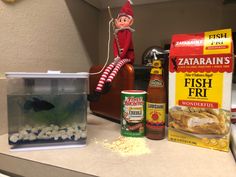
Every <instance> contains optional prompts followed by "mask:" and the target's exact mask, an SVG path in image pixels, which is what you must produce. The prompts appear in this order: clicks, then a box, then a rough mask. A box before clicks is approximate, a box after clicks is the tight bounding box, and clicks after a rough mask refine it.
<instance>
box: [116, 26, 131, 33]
mask: <svg viewBox="0 0 236 177" xmlns="http://www.w3.org/2000/svg"><path fill="white" fill-rule="evenodd" d="M126 29H127V30H130V31H131V32H134V31H135V30H134V29H133V28H130V27H123V28H119V29H115V33H118V31H121V30H126Z"/></svg>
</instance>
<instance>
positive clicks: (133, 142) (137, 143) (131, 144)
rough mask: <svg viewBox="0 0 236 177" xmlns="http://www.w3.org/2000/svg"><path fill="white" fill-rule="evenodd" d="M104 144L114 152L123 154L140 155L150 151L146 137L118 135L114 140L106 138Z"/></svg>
mask: <svg viewBox="0 0 236 177" xmlns="http://www.w3.org/2000/svg"><path fill="white" fill-rule="evenodd" d="M102 145H103V146H104V147H105V148H107V149H110V150H111V151H113V152H117V153H119V154H121V155H122V156H138V155H143V154H148V153H150V152H151V151H150V149H149V148H148V147H147V144H146V140H145V139H144V138H133V137H123V136H120V137H118V138H117V139H116V140H115V141H113V142H108V141H107V140H104V141H103V143H102Z"/></svg>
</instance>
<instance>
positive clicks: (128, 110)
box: [121, 90, 147, 137]
mask: <svg viewBox="0 0 236 177" xmlns="http://www.w3.org/2000/svg"><path fill="white" fill-rule="evenodd" d="M146 94H147V93H146V92H145V91H143V90H124V91H122V92H121V135H123V136H131V137H142V136H144V135H145V115H146V114H145V102H146Z"/></svg>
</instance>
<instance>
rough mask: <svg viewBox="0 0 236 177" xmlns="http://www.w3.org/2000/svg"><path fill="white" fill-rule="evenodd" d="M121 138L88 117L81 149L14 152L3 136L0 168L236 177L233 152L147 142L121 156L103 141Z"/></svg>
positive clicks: (35, 174) (113, 175) (125, 176)
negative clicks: (141, 148)
mask: <svg viewBox="0 0 236 177" xmlns="http://www.w3.org/2000/svg"><path fill="white" fill-rule="evenodd" d="M119 136H120V125H119V124H117V123H114V122H111V121H108V120H105V119H103V118H100V117H97V116H94V115H91V114H88V140H87V145H86V146H85V147H81V148H65V149H54V150H37V151H22V152H12V151H10V149H9V145H8V142H7V134H4V135H1V136H0V169H1V170H4V171H9V172H11V173H14V174H18V175H21V176H29V177H42V176H44V177H47V176H50V177H54V176H55V177H62V176H63V177H67V176H68V177H70V176H82V177H83V176H84V177H87V176H101V177H137V176H138V177H158V176H161V177H163V176H165V177H176V176H181V177H189V176H191V177H195V176H196V177H222V176H223V177H235V174H236V163H235V160H234V158H233V155H232V153H231V152H221V151H216V150H211V149H205V148H201V147H195V146H190V145H185V144H179V143H175V142H170V141H168V140H167V139H164V140H161V141H155V140H149V139H146V138H144V139H145V141H146V144H147V147H148V148H149V149H150V151H151V152H150V153H149V154H144V155H136V156H122V155H120V154H119V153H117V152H113V151H111V150H110V149H107V148H105V147H104V146H103V145H102V144H101V143H97V142H103V141H104V140H107V141H108V142H109V141H111V142H112V141H114V140H115V139H117V138H118V137H119Z"/></svg>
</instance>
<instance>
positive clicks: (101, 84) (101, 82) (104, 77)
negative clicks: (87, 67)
mask: <svg viewBox="0 0 236 177" xmlns="http://www.w3.org/2000/svg"><path fill="white" fill-rule="evenodd" d="M129 62H130V59H122V60H120V61H118V63H117V64H116V62H112V63H111V64H110V65H109V66H108V67H107V68H106V69H105V71H104V72H103V74H102V76H101V78H100V79H99V81H98V85H97V87H96V91H97V92H102V89H103V87H104V84H105V83H106V82H109V83H111V82H112V80H113V79H114V78H115V76H116V75H117V73H118V72H119V70H120V68H121V67H122V66H123V65H124V64H126V63H129ZM114 67H115V68H114ZM113 68H114V69H113ZM111 71H112V72H111ZM110 72H111V74H110ZM108 76H109V77H108ZM107 77H108V78H107Z"/></svg>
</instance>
